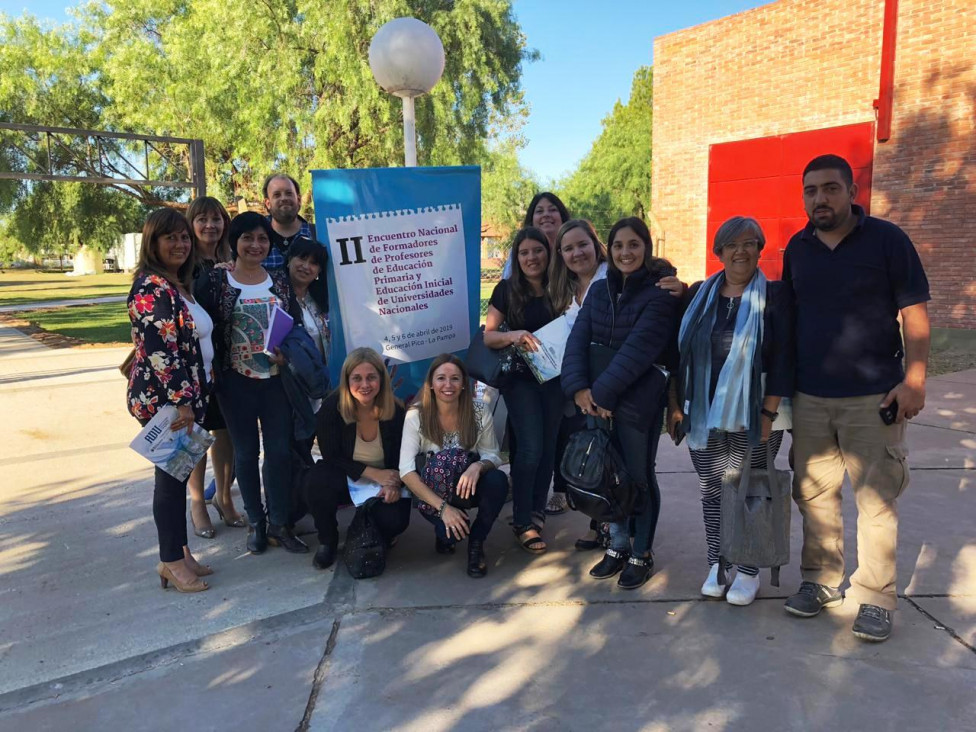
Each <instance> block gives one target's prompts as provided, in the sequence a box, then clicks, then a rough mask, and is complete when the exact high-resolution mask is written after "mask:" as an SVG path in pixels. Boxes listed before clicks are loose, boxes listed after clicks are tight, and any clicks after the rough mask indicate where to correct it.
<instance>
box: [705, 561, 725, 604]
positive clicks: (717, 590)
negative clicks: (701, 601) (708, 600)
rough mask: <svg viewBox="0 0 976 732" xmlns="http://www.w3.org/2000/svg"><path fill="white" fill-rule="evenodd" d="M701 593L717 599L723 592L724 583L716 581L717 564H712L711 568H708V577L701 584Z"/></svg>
mask: <svg viewBox="0 0 976 732" xmlns="http://www.w3.org/2000/svg"><path fill="white" fill-rule="evenodd" d="M701 593H702V594H703V595H704V596H705V597H714V598H717V599H719V600H721V599H722V596H723V595H724V594H725V585H720V584H719V583H718V564H717V563H716V564H713V565H712V568H711V569H710V570H708V578H707V579H706V580H705V584H703V585H702V588H701Z"/></svg>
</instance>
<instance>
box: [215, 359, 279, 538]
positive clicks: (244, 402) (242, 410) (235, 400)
mask: <svg viewBox="0 0 976 732" xmlns="http://www.w3.org/2000/svg"><path fill="white" fill-rule="evenodd" d="M217 399H218V400H219V401H220V411H221V412H222V413H223V415H224V420H225V421H226V422H227V429H228V431H229V432H230V439H231V442H232V443H234V467H235V469H236V471H237V485H238V487H240V489H241V498H243V499H244V510H245V511H246V512H247V518H248V521H250V523H251V525H252V526H255V525H257V524H258V523H260V522H261V521H264V519H265V511H264V504H263V503H262V501H261V474H262V473H263V475H264V495H265V498H266V499H267V502H268V511H267V515H268V518H269V519H270V521H271V523H273V524H276V525H279V526H284V525H287V524H288V523H289V518H290V515H291V485H292V480H291V478H292V472H291V434H292V419H291V405H290V404H289V403H288V396H287V395H286V394H285V389H284V387H282V385H281V377H280V376H272V377H271V378H270V379H251V378H249V377H247V376H242V375H241V374H239V373H237V372H236V371H234V370H227V371H224V372H223V374H222V375H221V381H220V385H219V387H218V391H217ZM259 422H260V424H261V432H260V442H259V439H258V423H259ZM261 442H263V445H264V465H263V466H262V469H261V470H260V471H259V470H258V458H259V456H260V452H261Z"/></svg>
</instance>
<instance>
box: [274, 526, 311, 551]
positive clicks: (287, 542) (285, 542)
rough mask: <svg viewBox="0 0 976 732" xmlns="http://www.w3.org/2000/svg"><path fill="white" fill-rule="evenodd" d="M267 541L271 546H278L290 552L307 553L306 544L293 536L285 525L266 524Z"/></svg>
mask: <svg viewBox="0 0 976 732" xmlns="http://www.w3.org/2000/svg"><path fill="white" fill-rule="evenodd" d="M268 543H269V544H270V545H271V546H280V547H281V548H282V549H284V550H285V551H286V552H291V553H292V554H308V544H306V543H305V542H304V541H302V540H301V539H299V538H298V537H297V536H295V535H294V534H293V533H292V530H291V529H290V528H288V527H287V526H276V525H275V524H270V525H269V526H268Z"/></svg>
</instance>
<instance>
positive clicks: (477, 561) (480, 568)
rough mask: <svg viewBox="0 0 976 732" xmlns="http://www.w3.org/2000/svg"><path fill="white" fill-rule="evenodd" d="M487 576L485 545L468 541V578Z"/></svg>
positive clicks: (480, 542)
mask: <svg viewBox="0 0 976 732" xmlns="http://www.w3.org/2000/svg"><path fill="white" fill-rule="evenodd" d="M486 574H488V565H487V564H486V563H485V543H484V542H483V541H478V540H477V539H469V540H468V577H484V576H485V575H486Z"/></svg>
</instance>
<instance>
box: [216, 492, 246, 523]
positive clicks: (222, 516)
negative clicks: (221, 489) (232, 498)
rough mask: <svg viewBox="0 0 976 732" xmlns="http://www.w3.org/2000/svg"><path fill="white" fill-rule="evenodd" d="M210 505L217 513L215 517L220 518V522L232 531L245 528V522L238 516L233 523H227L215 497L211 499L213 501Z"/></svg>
mask: <svg viewBox="0 0 976 732" xmlns="http://www.w3.org/2000/svg"><path fill="white" fill-rule="evenodd" d="M210 505H211V506H213V507H214V510H215V511H216V512H217V516H219V517H220V520H221V521H223V522H224V523H225V524H226V525H227V526H229V527H231V528H232V529H243V528H245V527H246V526H247V522H246V521H244V518H243V517H242V516H238V517H237V519H236V520H234V521H229V520H228V519H227V516H226V514H224V509H222V508H221V507H220V503H219V502H218V501H217V496H214V497H213V500H211V501H210Z"/></svg>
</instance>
